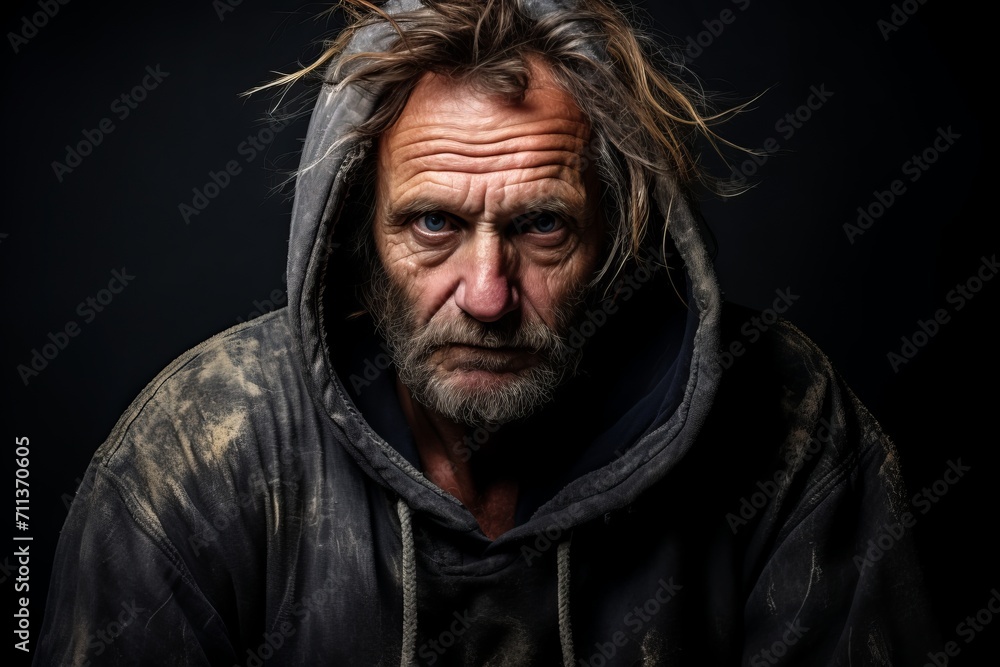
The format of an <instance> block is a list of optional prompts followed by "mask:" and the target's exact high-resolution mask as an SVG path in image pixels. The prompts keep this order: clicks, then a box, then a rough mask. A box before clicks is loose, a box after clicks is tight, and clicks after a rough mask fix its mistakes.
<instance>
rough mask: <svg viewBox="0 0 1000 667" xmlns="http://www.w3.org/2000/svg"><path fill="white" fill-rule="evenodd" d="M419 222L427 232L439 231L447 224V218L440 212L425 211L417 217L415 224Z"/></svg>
mask: <svg viewBox="0 0 1000 667" xmlns="http://www.w3.org/2000/svg"><path fill="white" fill-rule="evenodd" d="M421 223H422V224H423V227H424V229H426V230H427V231H429V232H440V231H442V230H444V228H445V227H447V226H448V219H447V218H446V217H444V216H443V215H442V214H440V213H427V214H425V215H422V216H420V217H419V218H417V224H421Z"/></svg>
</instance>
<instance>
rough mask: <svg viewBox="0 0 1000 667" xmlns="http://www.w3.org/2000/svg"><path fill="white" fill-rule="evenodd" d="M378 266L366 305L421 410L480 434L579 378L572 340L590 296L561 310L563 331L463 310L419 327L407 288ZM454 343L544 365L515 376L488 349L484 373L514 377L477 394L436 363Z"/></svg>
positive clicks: (515, 316) (480, 359)
mask: <svg viewBox="0 0 1000 667" xmlns="http://www.w3.org/2000/svg"><path fill="white" fill-rule="evenodd" d="M370 256H371V255H369V257H370ZM373 264H375V265H376V266H375V267H373V270H372V271H371V277H370V279H369V281H368V283H367V284H366V285H365V287H364V289H363V290H362V295H361V296H362V300H363V302H364V305H365V307H366V308H367V309H368V312H369V313H370V314H371V315H372V318H373V319H374V321H375V326H376V328H377V329H378V331H379V332H380V333H381V334H382V336H383V337H384V338H385V341H386V345H387V347H388V348H389V351H390V354H391V356H392V361H393V363H394V365H395V367H396V372H397V374H398V376H399V379H400V381H402V383H403V384H404V385H405V386H406V388H407V389H409V391H410V394H411V395H412V396H413V398H415V399H416V400H417V401H418V402H419V403H420V404H421V405H424V406H425V407H427V408H429V409H431V410H433V411H435V412H436V413H438V414H440V415H443V416H444V417H446V418H448V419H451V420H452V421H454V422H456V423H461V424H465V425H467V426H470V427H472V428H478V427H482V426H489V425H499V424H506V423H508V422H511V421H515V420H518V419H522V418H524V417H527V416H528V415H530V414H532V413H533V412H535V411H536V410H537V409H538V408H540V407H541V406H542V405H544V404H546V403H548V402H549V401H550V400H552V398H553V396H554V395H555V391H556V389H557V388H558V387H559V386H560V385H562V384H563V383H564V382H565V381H566V380H567V379H568V378H570V377H572V376H573V375H574V374H575V373H576V370H577V367H578V366H579V362H580V358H581V356H582V349H580V348H575V347H573V346H571V345H570V344H569V343H568V342H567V333H568V332H569V331H570V328H571V326H572V325H573V324H574V323H575V322H576V321H577V320H578V319H579V318H580V315H581V313H582V312H583V310H584V308H583V303H584V298H583V297H584V294H585V290H583V289H581V290H578V293H577V294H576V295H574V296H573V297H572V298H570V299H568V300H567V302H566V303H565V304H562V305H561V306H560V307H559V309H558V310H557V312H556V321H557V328H558V330H553V329H552V328H550V327H549V326H547V325H546V324H545V323H543V322H541V321H526V320H525V318H524V317H523V315H522V313H521V312H520V311H515V312H511V313H508V314H507V315H505V316H504V317H502V318H501V319H499V320H497V321H496V322H481V321H479V320H477V319H475V318H473V317H470V316H469V315H467V314H465V313H464V312H463V313H461V314H460V316H459V318H458V319H443V318H441V317H439V316H435V317H434V318H432V319H431V320H430V321H429V322H428V323H427V324H424V325H418V324H417V323H416V316H415V309H414V306H413V304H412V303H411V302H410V301H409V300H408V299H407V296H406V293H405V291H404V290H403V288H402V286H401V285H398V284H396V283H395V282H393V280H392V279H391V278H390V277H389V275H388V273H387V272H386V270H385V268H384V267H383V266H382V263H381V261H380V260H379V259H378V258H377V256H376V258H374V262H373ZM450 344H451V345H453V344H463V345H475V346H478V347H482V348H527V349H530V350H532V351H533V352H534V353H535V354H536V355H537V357H538V358H539V359H540V360H539V361H538V362H537V363H535V364H534V365H532V366H530V367H528V368H524V369H519V370H516V371H514V372H510V370H509V368H507V364H508V362H509V358H508V357H507V355H506V354H504V353H502V352H492V351H491V350H483V351H482V353H481V354H478V355H476V356H475V357H473V361H472V366H473V367H474V368H475V369H476V370H484V371H493V372H499V371H504V370H506V371H507V372H505V373H504V379H503V381H500V382H490V383H489V384H488V385H487V386H480V387H474V388H472V389H470V388H468V387H461V386H458V385H456V383H455V381H454V377H453V376H454V375H455V374H456V373H458V372H459V371H450V372H449V371H446V370H443V369H442V368H440V367H439V366H438V365H437V364H435V363H433V362H432V361H431V356H432V355H433V354H434V352H436V351H438V350H440V349H441V348H442V347H444V346H447V345H450ZM466 366H467V367H468V366H469V364H466Z"/></svg>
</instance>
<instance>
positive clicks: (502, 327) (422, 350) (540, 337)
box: [409, 313, 565, 356]
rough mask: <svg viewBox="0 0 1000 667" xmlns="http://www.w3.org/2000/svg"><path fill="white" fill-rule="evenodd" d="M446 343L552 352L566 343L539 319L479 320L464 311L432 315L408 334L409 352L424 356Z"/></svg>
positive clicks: (542, 352)
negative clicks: (461, 312) (447, 314)
mask: <svg viewBox="0 0 1000 667" xmlns="http://www.w3.org/2000/svg"><path fill="white" fill-rule="evenodd" d="M448 345H469V346H475V347H481V348H484V349H488V350H500V349H504V348H516V349H525V350H528V351H530V352H532V353H534V354H539V353H540V354H553V353H555V352H556V351H557V350H559V349H561V348H562V346H563V345H565V341H563V339H562V337H560V336H559V335H558V334H557V333H556V332H555V331H553V330H552V329H551V328H549V327H548V326H547V325H545V324H544V323H542V322H539V321H523V320H521V319H520V318H506V319H501V320H498V321H496V322H481V321H479V320H476V319H473V318H471V317H468V316H467V315H465V314H464V313H463V314H461V315H460V316H459V317H448V318H444V317H440V318H433V319H431V320H430V321H429V322H428V323H427V324H426V325H425V326H424V327H422V328H421V329H420V330H419V331H417V332H415V335H414V336H413V337H412V338H411V340H410V343H409V347H410V353H411V354H413V355H416V356H424V355H428V354H431V353H433V352H434V351H435V350H438V349H440V348H442V347H445V346H448Z"/></svg>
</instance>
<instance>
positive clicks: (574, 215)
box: [384, 196, 586, 225]
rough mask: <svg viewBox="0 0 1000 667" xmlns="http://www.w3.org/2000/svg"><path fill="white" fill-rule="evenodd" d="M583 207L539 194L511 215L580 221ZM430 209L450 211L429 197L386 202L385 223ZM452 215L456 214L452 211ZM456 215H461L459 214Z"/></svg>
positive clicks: (393, 223) (401, 222) (407, 217)
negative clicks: (398, 203)
mask: <svg viewBox="0 0 1000 667" xmlns="http://www.w3.org/2000/svg"><path fill="white" fill-rule="evenodd" d="M585 208H586V202H583V207H582V208H581V209H580V210H574V207H573V206H571V205H570V204H569V203H568V202H567V201H566V200H564V199H562V198H559V197H545V196H540V197H533V198H531V199H528V200H526V201H525V202H524V204H523V205H522V206H520V207H519V210H518V212H516V213H514V214H513V215H512V216H511V217H512V218H513V217H517V216H521V215H526V214H529V213H535V212H544V213H554V214H556V215H559V216H561V217H563V218H565V219H566V220H568V221H576V222H580V217H581V216H580V214H581V213H583V214H584V216H585V215H586V210H585ZM431 211H443V212H445V213H451V212H450V211H449V210H448V207H447V206H442V204H441V202H440V201H436V200H434V199H431V198H429V197H415V198H413V199H411V200H409V201H407V202H406V203H405V204H403V205H402V206H398V207H394V206H393V205H392V204H387V205H386V207H385V218H384V220H385V221H386V224H389V225H400V224H403V223H404V221H406V220H409V219H410V218H411V217H413V216H415V215H417V214H420V213H428V212H431ZM452 215H458V214H454V213H452ZM458 217H462V216H460V215H459V216H458Z"/></svg>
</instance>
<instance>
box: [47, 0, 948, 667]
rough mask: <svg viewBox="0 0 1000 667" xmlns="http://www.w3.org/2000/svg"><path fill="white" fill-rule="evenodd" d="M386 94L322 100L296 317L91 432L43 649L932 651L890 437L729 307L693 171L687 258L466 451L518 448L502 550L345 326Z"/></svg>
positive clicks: (620, 286) (826, 655) (648, 280)
mask: <svg viewBox="0 0 1000 667" xmlns="http://www.w3.org/2000/svg"><path fill="white" fill-rule="evenodd" d="M562 4H563V3H562V2H561V1H556V0H539V1H532V2H527V3H525V6H526V7H527V8H528V10H529V11H530V12H532V13H533V14H534V15H536V16H541V15H543V14H546V13H548V12H558V11H560V6H561V5H562ZM414 5H415V0H413V1H411V0H404V2H392V3H390V4H389V5H388V6H387V9H388V10H389V11H400V10H402V9H406V8H412V7H413V6H414ZM391 38H392V32H391V31H390V30H389V29H388V28H387V27H386V26H385V25H379V26H375V27H371V28H369V29H367V30H365V31H364V32H362V33H360V34H359V35H357V36H356V37H355V43H353V44H352V45H351V47H350V50H351V51H360V50H363V49H371V48H378V46H379V45H380V44H382V45H384V44H385V43H386V42H385V40H388V39H391ZM376 103H377V96H375V95H373V94H372V92H371V91H367V92H365V91H362V90H359V89H357V88H356V87H352V86H347V87H338V86H337V85H336V82H330V83H327V84H324V86H323V88H322V91H321V92H320V94H319V99H318V101H317V103H316V106H315V109H314V112H313V116H312V119H311V124H310V126H309V130H308V136H307V139H306V143H305V147H304V151H303V156H302V164H303V165H308V166H309V167H310V168H308V169H305V170H303V171H302V173H301V174H300V176H299V178H298V181H297V184H296V198H295V204H294V211H293V218H292V225H291V240H290V246H289V259H288V292H289V305H288V307H287V308H285V309H283V310H280V311H277V312H273V313H270V314H268V315H265V316H263V317H260V318H258V319H256V320H253V321H251V322H248V323H245V324H242V325H240V326H237V327H234V328H232V329H230V330H228V331H225V332H223V333H221V334H219V335H217V336H215V337H213V338H211V339H210V340H208V341H206V342H204V343H203V344H201V345H199V346H198V347H196V348H194V349H192V350H190V351H189V352H187V353H186V354H184V355H183V356H181V357H180V358H179V359H177V360H176V361H175V362H174V363H172V364H171V365H170V366H169V367H168V368H166V369H165V370H164V371H163V372H162V373H161V374H160V375H159V376H158V377H157V378H156V379H155V380H154V381H153V382H152V383H151V384H150V385H149V386H148V387H147V388H146V389H145V390H144V391H143V392H142V394H141V395H140V396H139V397H138V398H137V399H136V401H135V402H134V403H133V404H132V406H131V407H130V408H129V409H128V411H127V412H126V413H125V414H124V416H123V417H122V418H121V420H120V421H119V422H118V424H117V425H116V427H115V429H114V431H113V432H112V433H111V435H110V437H109V438H108V439H107V441H106V442H105V443H104V444H103V445H102V446H101V447H100V448H99V449H98V451H97V453H96V455H95V457H94V459H93V461H92V463H91V465H90V466H89V469H88V471H87V474H86V476H85V479H84V481H83V484H82V486H81V488H80V490H79V492H78V495H77V497H76V499H75V502H74V503H73V506H72V509H71V511H70V514H69V516H68V519H67V521H66V524H65V527H64V529H63V531H62V534H61V537H60V542H59V546H58V550H57V554H56V558H55V562H54V566H53V578H52V583H51V592H50V594H49V598H48V611H47V616H46V618H45V621H44V625H43V628H42V632H41V636H40V639H39V643H38V646H37V649H36V655H35V663H34V664H36V665H226V666H229V665H244V666H247V667H259V666H260V665H263V664H268V665H352V666H354V665H381V666H388V665H404V666H409V665H413V664H419V665H435V666H442V667H443V666H452V665H462V666H468V665H491V666H496V667H500V666H507V665H509V666H514V665H546V666H550V665H564V666H565V667H569V666H570V665H572V666H574V667H577V666H581V667H588V666H589V667H601V666H603V665H644V666H653V665H664V666H665V665H670V666H679V665H749V666H751V667H758V666H760V665H774V664H778V663H779V662H780V663H781V664H787V665H888V664H910V665H913V664H919V663H920V656H923V655H924V653H925V652H926V651H927V650H929V649H931V648H934V647H933V646H926V647H925V646H924V645H923V643H924V642H925V641H929V639H928V638H929V637H932V636H933V634H932V633H931V632H930V631H929V628H928V625H929V624H928V619H927V616H926V609H925V607H924V597H923V595H922V593H921V590H922V589H921V583H920V577H919V574H918V568H917V564H916V562H915V558H914V553H913V549H912V540H911V535H910V533H911V527H912V516H911V515H909V514H907V512H906V510H907V507H906V505H907V503H906V501H905V492H904V490H903V486H902V483H901V478H900V474H899V471H898V466H897V460H896V455H895V452H894V449H893V446H892V444H891V443H890V442H889V441H888V440H887V438H886V437H885V435H884V434H883V433H882V432H881V430H880V428H879V425H878V424H877V423H876V422H875V420H874V419H873V418H872V417H871V415H870V414H869V413H868V412H867V411H866V410H865V409H864V407H863V406H862V405H860V404H859V402H858V400H857V399H856V398H855V396H854V395H853V394H852V393H851V391H850V390H849V389H848V388H847V387H846V386H845V385H844V382H843V381H842V379H841V378H840V377H839V376H838V375H837V374H836V372H835V371H834V370H833V369H832V368H831V366H830V364H829V362H828V361H827V359H826V358H825V357H824V355H823V354H822V353H821V352H820V351H819V350H818V349H817V348H816V347H815V346H814V345H813V344H812V343H811V342H810V341H809V340H808V339H807V338H806V337H805V336H804V335H803V334H802V333H801V332H799V331H798V330H797V329H796V328H795V327H793V326H792V325H790V324H788V323H787V322H785V321H781V320H778V321H775V320H774V318H768V317H767V316H766V314H765V316H764V317H763V319H761V317H760V315H759V314H758V313H753V312H751V311H748V310H744V309H740V308H736V307H734V306H730V305H725V304H724V303H723V301H722V299H721V296H720V291H719V288H718V285H717V281H716V278H715V276H714V274H713V271H712V267H711V264H710V259H709V256H708V253H707V251H706V245H705V242H704V241H703V234H702V232H701V231H700V226H699V223H698V220H697V218H696V217H695V216H694V215H693V214H692V211H691V208H690V206H689V205H688V203H687V202H686V201H685V197H684V196H683V195H682V194H681V193H680V191H679V190H678V188H677V187H676V185H675V184H674V183H673V182H671V180H670V179H667V178H663V179H660V180H659V181H658V182H657V183H655V185H654V195H655V199H656V202H657V204H658V209H659V211H660V213H659V217H660V218H661V219H662V220H661V224H663V222H665V223H666V227H667V230H668V232H669V241H670V243H669V248H668V250H667V251H666V253H665V254H663V255H660V256H657V255H658V254H659V251H653V250H650V251H647V256H646V258H647V259H648V260H649V261H648V262H646V263H645V264H644V265H643V266H638V265H637V267H636V268H633V269H632V270H631V271H630V272H626V274H625V275H623V276H621V277H620V279H619V282H618V283H617V284H616V290H615V294H616V296H615V298H614V299H613V301H612V302H610V304H611V305H609V306H606V307H604V308H599V309H596V310H592V311H591V312H589V313H588V315H587V318H586V320H585V321H584V322H582V323H580V324H579V325H578V326H577V327H576V328H574V330H573V332H572V334H571V338H573V337H575V340H577V341H584V342H585V343H586V347H585V350H586V351H585V354H584V362H583V365H582V370H581V373H580V374H579V375H578V376H577V377H576V379H574V380H573V381H572V382H571V383H570V384H569V385H568V386H567V387H566V388H565V389H564V390H563V391H562V392H561V393H560V394H559V396H558V397H557V399H556V400H555V401H554V402H553V403H551V404H550V405H549V406H547V407H546V408H544V409H543V410H541V412H540V413H539V414H537V415H535V416H533V417H531V418H530V419H528V420H525V421H524V422H523V423H518V424H513V425H510V426H508V427H504V428H503V429H501V430H500V431H498V432H497V433H492V432H489V431H487V430H485V429H479V430H477V431H473V432H471V433H470V435H469V437H468V438H467V441H466V443H467V445H468V450H469V456H470V457H473V460H474V457H476V456H477V455H482V452H481V451H480V449H481V445H482V443H483V442H485V441H486V440H487V439H488V438H502V439H503V442H502V443H501V444H503V445H504V446H506V447H509V448H516V449H517V450H518V451H520V452H521V454H522V455H521V456H520V457H518V468H517V474H518V477H519V484H520V487H519V489H520V490H519V501H518V507H517V523H516V527H515V528H513V529H512V530H510V531H509V532H507V533H504V534H503V535H501V536H500V537H498V538H497V539H495V540H492V541H491V540H489V539H488V538H486V537H485V536H484V534H483V533H482V531H481V530H480V529H479V527H478V525H477V523H476V521H475V520H474V519H473V516H472V514H471V513H470V512H469V511H468V510H467V509H466V508H465V507H464V506H463V505H462V504H460V503H459V502H458V501H457V500H456V499H455V498H454V497H452V496H451V495H449V494H448V493H446V492H444V491H442V490H441V489H440V488H438V487H436V486H435V485H434V484H432V483H431V482H430V481H429V480H428V479H427V478H426V477H425V476H424V475H423V474H422V473H421V468H420V461H419V457H418V456H417V455H416V453H415V452H416V450H415V448H414V445H413V441H412V436H411V434H410V433H409V429H408V428H407V425H406V422H405V419H404V418H403V417H402V414H401V412H400V408H399V406H398V402H397V401H396V398H395V394H394V393H393V390H392V386H393V384H394V375H393V371H392V367H391V364H390V363H389V359H388V356H387V355H386V354H385V352H384V350H383V349H381V344H380V341H379V338H378V337H377V335H376V334H375V333H374V331H373V330H372V328H371V326H370V323H367V324H368V326H366V321H365V320H364V319H363V318H361V319H359V318H353V319H352V318H348V317H345V315H346V314H348V313H349V312H351V310H352V309H353V308H356V303H354V301H353V299H354V286H355V284H356V282H357V280H356V277H354V276H353V275H352V271H353V270H354V269H353V268H352V262H353V260H352V257H351V248H350V243H348V242H347V239H348V238H349V230H348V228H349V226H350V224H351V222H350V220H351V219H352V216H348V215H347V214H346V213H345V211H347V210H348V209H349V208H350V205H351V202H350V201H349V199H350V196H349V195H350V192H351V182H352V174H353V172H354V170H356V168H357V165H358V164H359V163H360V162H361V160H362V158H363V156H364V154H365V151H366V150H369V147H368V146H366V145H365V144H363V143H359V144H356V145H346V146H340V147H338V148H336V149H335V150H331V147H332V146H334V144H335V142H336V141H337V139H338V138H340V137H341V136H343V135H344V134H345V133H346V132H347V131H348V130H349V129H350V128H351V127H353V126H355V125H356V124H358V123H359V122H360V121H362V120H363V119H365V118H366V117H367V115H368V114H370V113H371V112H372V109H373V108H374V106H375V104H376ZM662 264H666V265H668V266H671V267H673V268H672V269H671V270H669V271H668V270H667V269H661V268H658V267H660V266H661V265H662ZM779 297H781V298H783V299H785V301H786V302H788V303H790V302H791V301H792V300H794V298H796V295H794V294H793V293H792V292H791V290H785V291H784V292H783V293H780V294H779ZM771 315H773V312H772V313H771ZM755 317H757V319H754V318H755ZM571 342H572V340H571ZM734 343H739V344H740V347H738V348H734V347H733V344H734ZM574 344H578V343H574ZM733 349H738V350H741V353H740V354H739V355H733V354H731V351H732V350H733ZM723 351H725V352H727V353H730V354H723Z"/></svg>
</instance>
